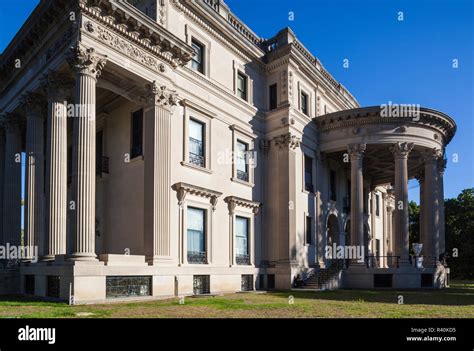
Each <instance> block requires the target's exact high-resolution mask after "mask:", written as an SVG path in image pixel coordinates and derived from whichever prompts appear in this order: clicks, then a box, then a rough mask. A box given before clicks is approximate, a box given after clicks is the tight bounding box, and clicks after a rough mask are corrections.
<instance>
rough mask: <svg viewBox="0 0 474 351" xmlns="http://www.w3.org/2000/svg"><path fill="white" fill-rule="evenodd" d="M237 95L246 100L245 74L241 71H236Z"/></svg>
mask: <svg viewBox="0 0 474 351" xmlns="http://www.w3.org/2000/svg"><path fill="white" fill-rule="evenodd" d="M237 95H238V97H239V98H241V99H242V100H245V101H247V76H246V75H245V74H243V73H242V72H238V73H237Z"/></svg>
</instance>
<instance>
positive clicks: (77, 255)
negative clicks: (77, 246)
mask: <svg viewBox="0 0 474 351" xmlns="http://www.w3.org/2000/svg"><path fill="white" fill-rule="evenodd" d="M67 259H68V260H69V261H99V260H98V259H97V255H96V254H95V253H90V252H73V253H72V254H70V255H69V256H67Z"/></svg>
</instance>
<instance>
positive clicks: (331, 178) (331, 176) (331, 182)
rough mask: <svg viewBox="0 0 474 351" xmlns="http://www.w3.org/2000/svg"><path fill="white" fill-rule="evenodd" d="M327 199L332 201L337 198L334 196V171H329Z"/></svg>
mask: <svg viewBox="0 0 474 351" xmlns="http://www.w3.org/2000/svg"><path fill="white" fill-rule="evenodd" d="M329 192H330V194H329V199H330V200H332V201H336V200H337V196H336V171H333V170H332V169H331V171H330V172H329Z"/></svg>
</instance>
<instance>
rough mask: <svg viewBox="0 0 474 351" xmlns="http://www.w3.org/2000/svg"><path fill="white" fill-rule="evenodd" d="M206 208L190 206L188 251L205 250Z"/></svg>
mask: <svg viewBox="0 0 474 351" xmlns="http://www.w3.org/2000/svg"><path fill="white" fill-rule="evenodd" d="M204 215H205V210H202V209H198V208H191V207H189V208H188V218H187V219H188V238H187V239H188V251H191V252H204V251H205V219H204Z"/></svg>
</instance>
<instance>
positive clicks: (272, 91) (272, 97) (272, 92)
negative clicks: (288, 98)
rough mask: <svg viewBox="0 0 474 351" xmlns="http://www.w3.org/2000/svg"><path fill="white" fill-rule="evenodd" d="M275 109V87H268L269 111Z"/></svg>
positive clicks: (274, 85)
mask: <svg viewBox="0 0 474 351" xmlns="http://www.w3.org/2000/svg"><path fill="white" fill-rule="evenodd" d="M276 108H277V85H276V84H273V85H271V86H270V110H274V109H276Z"/></svg>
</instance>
